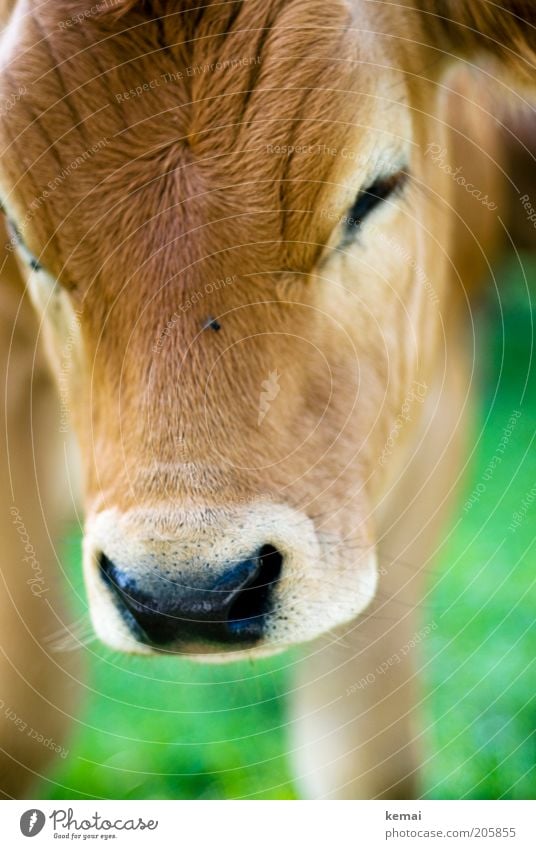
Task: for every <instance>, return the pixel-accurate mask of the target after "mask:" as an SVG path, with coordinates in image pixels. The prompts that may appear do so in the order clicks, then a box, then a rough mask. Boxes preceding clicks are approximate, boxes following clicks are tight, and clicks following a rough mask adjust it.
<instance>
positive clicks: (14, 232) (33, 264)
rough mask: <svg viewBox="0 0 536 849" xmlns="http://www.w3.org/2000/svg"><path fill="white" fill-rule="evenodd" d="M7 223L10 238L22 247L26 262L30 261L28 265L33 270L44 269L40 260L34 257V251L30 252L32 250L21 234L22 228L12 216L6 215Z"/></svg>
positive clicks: (13, 242)
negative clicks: (20, 228)
mask: <svg viewBox="0 0 536 849" xmlns="http://www.w3.org/2000/svg"><path fill="white" fill-rule="evenodd" d="M6 224H7V230H8V234H9V238H10V240H11V243H12V244H13V245H17V246H18V247H19V248H21V250H22V253H23V255H24V258H25V260H26V262H27V263H28V265H29V266H30V268H31V269H32V271H42V270H43V266H42V265H41V263H40V262H39V260H38V259H36V258H35V257H34V255H33V254H32V253H30V251H29V250H28V248H27V247H26V245H25V243H24V239H23V238H22V236H21V234H20V230H19V228H18V227H17V225H16V224H15V222H14V221H12V220H11V218H7V217H6Z"/></svg>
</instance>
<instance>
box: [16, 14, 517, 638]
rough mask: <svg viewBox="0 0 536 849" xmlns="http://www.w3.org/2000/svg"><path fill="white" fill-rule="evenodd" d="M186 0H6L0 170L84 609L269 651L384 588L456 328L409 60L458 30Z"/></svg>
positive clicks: (143, 626) (436, 176) (443, 182)
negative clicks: (66, 443) (386, 535)
mask: <svg viewBox="0 0 536 849" xmlns="http://www.w3.org/2000/svg"><path fill="white" fill-rule="evenodd" d="M179 5H180V6H181V11H180V12H177V11H176V4H167V3H154V4H142V3H115V4H110V8H109V9H108V10H107V9H106V8H103V9H101V10H100V11H98V12H97V11H95V12H91V11H90V12H89V13H88V10H87V9H86V4H82V3H81V2H73V0H70V2H66V0H65V1H64V0H54V2H48V3H44V4H43V3H39V4H38V3H34V2H33V0H26V1H24V0H20V2H18V3H15V4H13V6H12V8H11V10H10V11H9V12H7V11H6V12H5V15H6V26H5V29H4V32H3V37H2V39H3V40H2V76H1V80H2V83H1V85H2V100H3V102H4V103H6V104H7V103H9V104H10V105H9V108H7V107H5V108H4V109H2V111H1V113H0V126H1V134H2V135H1V138H2V162H1V172H0V189H1V193H2V201H3V204H4V207H5V210H6V214H7V217H8V220H9V228H10V232H11V241H12V243H13V244H14V245H15V246H16V248H17V251H18V252H19V254H20V255H21V258H22V261H23V264H24V266H25V268H26V274H27V279H28V287H29V290H30V293H31V295H32V297H33V299H34V301H35V303H36V306H37V307H38V310H39V313H40V315H41V317H42V320H43V324H42V329H43V334H44V336H45V339H46V343H47V347H48V350H49V354H50V358H51V361H52V363H53V366H54V369H55V372H56V375H57V378H58V382H59V387H60V396H61V402H62V408H63V410H64V411H65V413H66V414H68V416H69V418H70V420H71V421H72V424H73V426H74V429H75V432H76V435H77V438H78V441H79V445H80V450H81V456H82V466H83V472H84V491H85V507H86V515H87V526H86V535H85V543H84V568H85V575H86V581H87V587H88V592H89V597H90V603H91V612H92V616H93V621H94V624H95V627H96V630H97V632H98V633H99V635H100V636H101V637H102V638H103V639H104V640H105V641H106V642H108V643H109V644H110V645H112V646H113V647H115V648H118V649H124V650H127V651H145V652H150V651H157V650H160V651H162V650H171V651H189V652H192V653H194V652H198V653H199V652H201V653H203V654H208V653H213V652H216V653H222V652H223V651H224V650H227V649H235V650H236V649H247V650H248V651H252V652H256V653H261V652H263V651H267V650H271V649H273V648H275V647H281V646H285V645H288V644H291V643H295V642H299V641H302V640H308V639H311V638H314V637H316V636H317V635H319V634H321V633H323V632H326V631H327V630H329V629H331V628H333V627H335V626H337V625H341V624H343V623H345V622H348V621H350V620H351V619H353V618H354V617H355V616H356V615H357V614H358V613H359V612H360V611H362V610H363V609H364V608H365V606H366V605H367V604H368V602H369V601H370V599H371V597H372V595H373V593H374V590H375V584H376V565H375V553H374V551H375V528H374V511H375V509H376V507H377V504H378V502H379V500H381V497H382V494H383V493H384V492H385V491H386V489H387V488H388V486H389V482H390V481H389V474H391V475H392V474H393V471H392V469H393V467H394V463H391V462H384V460H385V458H386V457H388V456H390V454H391V453H392V452H393V451H394V447H393V446H394V442H395V441H396V443H397V444H396V446H395V447H396V449H397V450H398V449H399V447H400V446H401V445H402V444H403V442H404V441H405V440H406V438H407V435H408V433H409V431H410V429H411V425H410V420H411V421H413V422H414V421H416V419H417V418H418V410H419V409H420V408H422V407H423V403H422V402H423V401H424V398H425V396H426V394H427V387H428V384H429V381H430V379H431V377H430V375H431V374H432V372H433V365H432V364H433V361H434V352H435V348H436V346H437V343H438V341H439V343H440V342H441V333H440V326H441V321H442V318H443V316H442V314H441V302H442V299H443V297H444V294H445V279H446V269H447V266H448V260H447V258H446V256H445V255H444V246H445V243H443V244H442V243H441V238H440V237H441V235H442V234H443V233H444V232H445V230H446V228H447V227H448V221H446V219H445V211H444V210H445V209H448V203H446V204H445V205H441V204H439V205H438V204H437V197H438V196H440V197H448V195H449V192H450V188H449V186H448V185H447V178H446V177H445V175H444V173H443V172H442V171H441V169H438V168H437V167H435V166H434V165H433V164H431V162H430V157H427V156H426V150H427V147H428V146H429V145H430V144H431V143H437V142H438V138H439V137H440V134H441V128H440V122H438V123H434V121H433V119H432V118H431V117H430V114H429V113H431V112H432V111H433V108H434V107H433V105H432V104H433V102H434V100H433V97H434V95H433V86H432V85H430V83H429V82H427V81H425V80H424V79H423V77H422V74H421V72H422V70H423V67H425V66H427V65H429V64H430V63H432V65H433V64H434V63H435V64H437V67H438V70H437V73H439V68H440V66H441V64H442V63H441V61H437V62H436V57H435V52H436V51H437V48H438V46H440V45H441V44H445V46H448V38H449V36H448V35H447V34H446V33H447V30H448V27H446V26H445V24H444V22H443V23H442V24H441V26H439V25H438V24H437V21H436V20H435V17H436V16H435V14H431V13H433V12H435V7H433V6H432V4H430V8H428V9H424V10H423V9H421V8H419V9H417V8H416V7H414V6H413V5H411V4H409V5H407V6H403V5H401V6H398V7H397V6H395V5H393V4H391V5H389V6H388V8H385V7H382V4H375V3H370V2H353V3H349V2H344V0H335V2H332V3H330V4H329V10H327V11H326V4H325V3H324V2H320V0H306V2H304V0H299V2H294V1H293V0H290V2H289V0H270V2H266V0H263V2H258V0H249V2H245V3H231V4H225V5H224V6H222V5H221V4H215V5H213V6H212V5H210V4H209V5H208V6H206V7H203V9H202V10H201V9H192V8H188V4H187V3H184V4H179ZM424 5H425V4H420V6H424ZM442 5H443V6H445V4H442ZM172 6H173V8H171V7H172ZM104 7H106V4H104ZM148 7H151V8H150V9H148ZM380 7H382V8H380ZM457 25H458V26H459V22H458V24H457ZM463 25H464V26H465V24H463ZM455 26H456V24H452V27H455ZM393 33H396V37H393ZM516 37H517V36H516ZM441 40H443V41H441ZM426 42H430V43H431V45H432V46H431V47H425V44H426ZM464 46H465V45H464ZM524 48H526V50H527V53H528V47H527V46H526V44H525V45H524ZM467 49H468V50H469V49H473V46H472V45H469V46H467ZM430 51H431V52H430ZM10 98H11V99H10ZM438 238H439V242H438ZM408 405H409V407H410V408H411V409H412V412H411V414H408V415H405V416H403V418H404V422H405V424H404V428H403V431H404V432H403V433H402V434H399V432H398V431H397V432H396V440H394V439H393V436H392V433H393V427H394V424H395V423H396V422H397V421H398V420H399V419H400V416H401V411H404V410H406V412H407V410H408ZM390 470H391V471H390Z"/></svg>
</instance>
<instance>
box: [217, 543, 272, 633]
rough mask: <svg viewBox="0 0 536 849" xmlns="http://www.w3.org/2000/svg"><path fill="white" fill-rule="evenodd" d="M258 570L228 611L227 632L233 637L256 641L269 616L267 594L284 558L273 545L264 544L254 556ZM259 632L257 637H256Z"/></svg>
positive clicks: (235, 596) (237, 594)
mask: <svg viewBox="0 0 536 849" xmlns="http://www.w3.org/2000/svg"><path fill="white" fill-rule="evenodd" d="M256 559H257V569H256V571H255V573H254V574H253V575H252V576H251V577H250V579H249V580H248V581H247V583H245V584H243V585H242V587H241V588H240V589H239V590H238V592H237V593H236V594H235V595H234V597H233V598H232V599H231V600H230V603H229V605H228V608H227V629H228V631H229V633H230V634H231V635H233V636H234V637H243V638H246V637H247V635H248V634H249V635H250V636H251V638H252V639H258V637H259V636H260V632H261V631H262V628H263V625H264V618H265V617H266V614H267V613H269V608H270V595H271V591H272V589H273V587H274V585H275V584H276V583H277V582H278V580H279V578H280V577H281V570H282V567H283V558H282V556H281V553H280V552H279V551H278V550H277V549H276V548H274V547H273V546H272V545H265V546H263V547H262V548H261V550H260V551H259V554H258V556H257V558H256ZM257 633H258V636H255V635H256V634H257Z"/></svg>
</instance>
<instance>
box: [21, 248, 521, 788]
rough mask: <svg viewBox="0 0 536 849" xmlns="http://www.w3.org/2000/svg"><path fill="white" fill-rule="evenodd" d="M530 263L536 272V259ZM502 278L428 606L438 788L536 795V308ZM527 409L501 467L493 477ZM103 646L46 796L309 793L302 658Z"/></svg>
mask: <svg viewBox="0 0 536 849" xmlns="http://www.w3.org/2000/svg"><path fill="white" fill-rule="evenodd" d="M525 269H526V271H527V275H528V276H529V277H530V279H531V280H532V281H533V280H534V279H536V269H535V268H534V266H530V265H529V264H527V263H525ZM501 277H502V278H506V277H507V278H508V283H509V285H506V286H505V287H504V290H503V294H502V295H501V299H502V300H501V305H500V308H499V306H497V304H493V303H491V304H490V305H489V307H488V309H487V311H486V314H484V315H482V316H481V317H480V318H479V319H478V322H477V325H476V338H477V375H478V382H479V385H480V386H481V389H480V402H479V421H478V429H477V434H478V443H477V447H476V450H475V453H474V456H473V457H472V459H471V462H470V467H469V470H468V473H467V476H466V483H465V492H464V493H462V494H461V500H460V504H459V507H458V509H457V511H456V516H455V518H454V521H453V529H452V533H451V534H450V536H449V538H448V540H447V542H446V544H445V546H444V549H443V551H442V553H441V556H440V558H439V561H438V562H437V563H436V564H435V568H434V570H433V578H432V581H433V586H432V587H431V593H430V595H429V596H428V600H427V605H426V610H425V612H424V613H423V622H424V621H425V620H426V621H430V615H431V613H430V611H432V615H433V619H434V621H435V622H436V623H437V628H436V629H435V630H434V631H433V632H432V634H431V636H430V637H429V638H428V640H427V642H426V646H425V648H424V657H423V665H424V680H425V697H424V703H423V719H424V727H425V728H426V732H425V744H426V745H425V764H424V773H423V777H424V786H425V795H427V796H428V797H430V798H462V797H468V798H498V797H505V798H514V799H515V798H534V797H535V796H536V767H535V765H536V741H535V728H536V695H535V694H534V693H535V688H534V681H535V678H536V669H535V667H536V663H535V655H536V651H535V648H536V617H535V610H536V591H535V585H534V582H535V566H536V552H535V545H534V525H535V517H536V508H535V507H534V505H531V506H530V507H529V509H528V511H527V512H526V515H525V516H524V518H523V521H522V522H521V524H520V526H519V527H518V528H516V530H515V532H514V531H512V530H509V528H508V526H509V525H510V523H511V522H512V515H513V514H514V513H516V512H519V511H520V508H521V505H522V501H523V498H524V497H525V496H526V495H527V493H530V491H531V490H533V492H536V489H533V487H535V483H536V475H535V465H536V463H535V452H534V435H535V430H534V425H535V422H536V385H535V384H536V381H535V370H534V367H533V364H532V353H531V351H532V339H533V326H532V318H533V316H532V314H531V311H530V307H529V300H528V295H527V292H526V290H525V288H524V281H523V276H522V274H521V273H520V272H519V270H518V269H516V268H509V269H506V270H504V271H502V272H501ZM490 300H491V299H490ZM501 311H502V314H501ZM515 410H518V411H520V412H521V416H520V417H519V419H518V421H517V424H516V427H515V429H514V432H513V434H512V436H511V438H510V440H509V442H508V444H507V446H506V447H505V451H504V455H503V459H502V462H501V463H499V464H498V465H496V467H495V469H494V470H493V472H492V473H491V475H490V476H488V477H489V479H488V480H485V481H484V477H483V476H484V475H485V472H486V468H487V467H488V464H489V463H490V461H491V459H492V457H493V456H494V455H495V454H496V450H497V446H498V445H499V441H500V439H501V435H502V429H503V428H504V427H505V426H506V424H507V422H508V419H509V418H510V416H511V415H512V413H513V412H514V411H515ZM484 483H485V490H484V491H483V492H482V490H481V487H480V492H478V491H477V488H478V487H479V484H484ZM473 492H477V495H478V497H477V498H475V500H474V501H473V503H472V504H471V506H470V508H469V509H465V508H464V505H465V503H466V501H467V500H468V499H469V498H470V496H471V493H473ZM78 549H79V541H78V540H77V539H73V540H72V541H71V542H70V544H69V547H68V552H67V555H68V558H69V559H70V560H71V561H72V564H73V570H75V571H76V574H77V576H78V577H77V579H76V582H75V584H74V586H75V589H74V590H73V608H74V615H78V614H79V613H81V612H82V606H81V605H82V602H81V601H80V599H81V598H82V597H83V590H82V587H81V579H80V577H79V571H80V563H79V551H78ZM88 652H89V658H88V662H89V675H88V679H87V682H88V683H87V686H86V689H85V691H84V700H83V705H82V708H81V710H80V713H79V718H78V721H77V722H76V724H75V725H74V726H73V732H72V736H71V739H70V741H69V743H68V748H69V756H68V757H67V758H66V759H65V760H61V759H60V760H58V761H57V762H56V764H55V766H54V768H53V771H52V773H51V774H50V776H49V778H48V779H46V780H43V781H42V782H41V785H40V788H39V791H38V793H39V796H40V797H42V798H46V799H61V798H87V797H101V798H127V799H128V798H146V799H157V798H162V799H167V798H177V799H187V798H238V797H248V798H295V796H296V789H295V787H294V786H293V783H292V777H291V772H290V768H289V763H288V760H287V757H286V748H287V739H286V730H285V728H286V725H285V721H286V720H285V692H286V691H287V687H288V685H289V683H290V680H291V675H292V666H293V663H294V660H295V658H294V657H293V656H292V655H284V656H282V657H279V658H276V659H274V660H271V661H263V662H257V663H254V664H253V663H251V664H233V665H231V666H224V667H218V666H208V667H203V666H199V665H196V664H192V663H189V662H186V661H176V660H173V661H171V660H162V659H157V658H155V659H149V660H144V659H139V658H125V657H122V656H120V655H115V654H113V653H111V652H108V651H107V650H106V649H104V648H102V647H101V646H99V645H98V644H97V643H91V644H90V646H89V650H88Z"/></svg>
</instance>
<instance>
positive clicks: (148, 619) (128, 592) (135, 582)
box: [99, 545, 283, 645]
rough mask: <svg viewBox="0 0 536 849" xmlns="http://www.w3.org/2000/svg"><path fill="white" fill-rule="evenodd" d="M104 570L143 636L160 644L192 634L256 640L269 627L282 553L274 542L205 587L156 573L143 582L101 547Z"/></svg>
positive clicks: (118, 600)
mask: <svg viewBox="0 0 536 849" xmlns="http://www.w3.org/2000/svg"><path fill="white" fill-rule="evenodd" d="M99 565H100V569H101V574H102V576H103V578H104V580H105V582H106V583H107V584H108V586H109V587H110V589H111V590H112V592H113V594H114V596H115V598H116V603H117V606H118V607H119V609H120V611H121V614H122V616H123V618H124V619H125V621H126V622H127V624H128V625H129V627H130V628H131V630H132V631H133V632H134V633H135V634H136V636H137V637H138V639H141V640H143V641H145V642H148V643H152V644H155V645H165V644H169V643H172V642H176V641H188V640H192V639H197V640H208V641H210V642H214V641H215V642H220V643H222V642H224V643H229V642H234V643H238V642H241V643H252V642H256V641H258V640H259V639H260V638H261V637H262V635H263V631H264V627H265V622H266V618H267V615H268V614H269V613H270V609H271V599H272V589H273V587H274V585H275V584H276V583H277V581H278V580H279V578H280V576H281V571H282V567H283V557H282V555H281V553H280V552H279V551H278V550H277V549H276V548H274V547H273V546H272V545H265V546H263V547H262V548H261V549H260V550H259V551H258V553H257V554H256V555H254V556H253V557H251V558H249V559H248V560H243V561H241V562H239V563H235V564H233V566H231V567H230V568H227V569H226V570H225V572H224V573H223V574H222V575H220V576H219V577H218V579H217V580H216V581H215V582H214V583H212V585H211V586H204V587H202V588H199V587H196V586H191V585H190V584H192V583H194V581H188V582H185V583H183V584H178V583H175V582H173V581H170V580H169V579H165V578H164V577H158V575H154V574H153V575H151V576H150V579H149V580H145V581H144V586H142V585H141V583H140V579H138V578H135V579H134V578H132V577H130V576H129V575H128V573H126V572H124V571H123V570H121V569H118V568H117V567H116V566H115V564H114V563H113V562H112V561H111V560H110V559H109V558H108V557H107V556H106V555H105V554H104V553H102V554H101V555H100V558H99Z"/></svg>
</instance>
